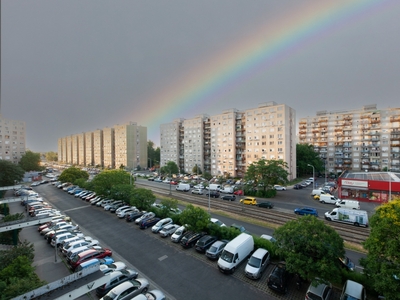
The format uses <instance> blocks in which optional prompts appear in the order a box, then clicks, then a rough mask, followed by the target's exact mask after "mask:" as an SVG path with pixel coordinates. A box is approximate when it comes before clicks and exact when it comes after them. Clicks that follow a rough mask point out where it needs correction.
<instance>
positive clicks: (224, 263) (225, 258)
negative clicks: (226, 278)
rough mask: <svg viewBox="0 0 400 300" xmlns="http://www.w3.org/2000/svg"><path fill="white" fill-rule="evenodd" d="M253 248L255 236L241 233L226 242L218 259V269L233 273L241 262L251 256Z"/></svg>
mask: <svg viewBox="0 0 400 300" xmlns="http://www.w3.org/2000/svg"><path fill="white" fill-rule="evenodd" d="M253 250H254V240H253V236H251V235H250V234H247V233H241V234H240V235H238V236H237V237H235V238H234V239H233V240H232V241H230V242H229V243H228V244H226V246H225V248H224V250H223V251H222V253H221V256H220V257H219V259H218V269H219V270H220V271H221V272H222V273H233V272H234V271H235V270H236V268H237V267H238V266H239V264H240V263H241V262H243V261H244V260H245V259H247V258H248V257H249V256H250V254H251V253H252V252H253Z"/></svg>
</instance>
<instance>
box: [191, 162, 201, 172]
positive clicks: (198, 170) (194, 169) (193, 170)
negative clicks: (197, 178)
mask: <svg viewBox="0 0 400 300" xmlns="http://www.w3.org/2000/svg"><path fill="white" fill-rule="evenodd" d="M192 172H193V174H198V175H200V174H202V172H201V169H200V167H199V166H198V165H197V164H196V165H195V166H194V167H193V169H192Z"/></svg>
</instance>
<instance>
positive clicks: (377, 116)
mask: <svg viewBox="0 0 400 300" xmlns="http://www.w3.org/2000/svg"><path fill="white" fill-rule="evenodd" d="M299 143H301V144H311V145H313V146H314V150H315V151H316V152H317V153H319V155H320V157H321V158H322V159H323V160H324V161H325V162H326V168H327V171H329V172H330V173H331V172H332V173H341V172H343V171H345V170H353V171H381V170H385V168H386V170H387V169H388V168H389V169H390V170H392V171H400V157H399V154H400V108H389V109H384V110H382V109H380V110H378V109H377V107H376V105H375V104H374V105H366V106H363V107H362V108H361V109H358V110H352V111H336V112H327V111H320V112H317V115H316V116H313V117H307V118H302V119H300V122H299Z"/></svg>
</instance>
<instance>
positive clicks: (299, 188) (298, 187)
mask: <svg viewBox="0 0 400 300" xmlns="http://www.w3.org/2000/svg"><path fill="white" fill-rule="evenodd" d="M293 188H294V189H295V190H301V189H302V188H303V186H302V185H301V184H295V185H294V186H293Z"/></svg>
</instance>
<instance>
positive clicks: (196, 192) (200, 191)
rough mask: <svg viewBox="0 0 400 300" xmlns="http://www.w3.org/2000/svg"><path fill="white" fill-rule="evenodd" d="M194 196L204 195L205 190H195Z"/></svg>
mask: <svg viewBox="0 0 400 300" xmlns="http://www.w3.org/2000/svg"><path fill="white" fill-rule="evenodd" d="M192 194H197V195H203V190H202V189H194V190H192Z"/></svg>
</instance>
